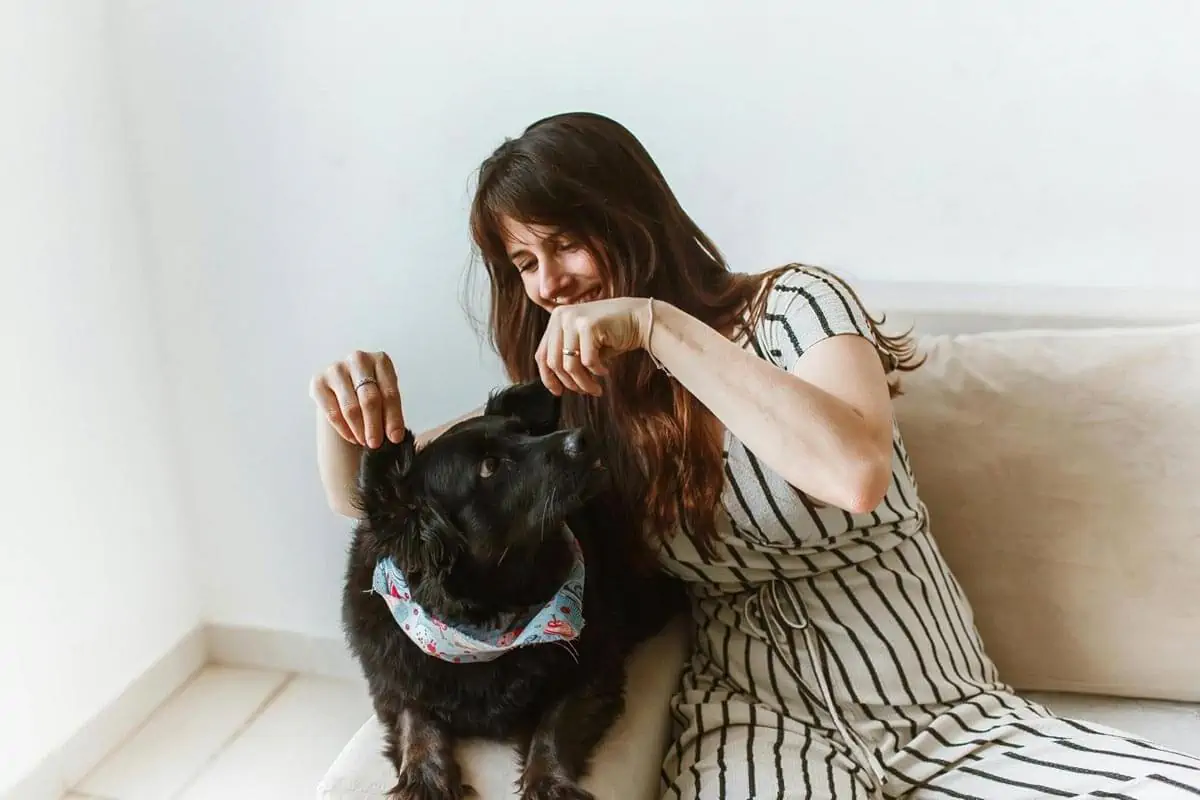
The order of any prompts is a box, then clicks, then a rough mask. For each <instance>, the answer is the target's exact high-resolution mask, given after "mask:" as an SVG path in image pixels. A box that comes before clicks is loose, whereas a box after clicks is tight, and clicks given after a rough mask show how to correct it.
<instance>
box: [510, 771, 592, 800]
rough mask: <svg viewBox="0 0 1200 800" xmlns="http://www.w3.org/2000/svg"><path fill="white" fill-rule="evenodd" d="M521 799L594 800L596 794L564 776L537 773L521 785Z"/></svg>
mask: <svg viewBox="0 0 1200 800" xmlns="http://www.w3.org/2000/svg"><path fill="white" fill-rule="evenodd" d="M521 800H596V796H595V795H594V794H592V793H591V792H589V791H587V790H586V789H584V788H583V787H581V786H580V785H579V784H577V783H574V782H572V781H569V780H567V779H566V778H561V777H558V776H555V775H539V776H538V777H537V778H534V779H533V780H532V781H529V782H528V783H526V784H524V785H523V786H522V787H521Z"/></svg>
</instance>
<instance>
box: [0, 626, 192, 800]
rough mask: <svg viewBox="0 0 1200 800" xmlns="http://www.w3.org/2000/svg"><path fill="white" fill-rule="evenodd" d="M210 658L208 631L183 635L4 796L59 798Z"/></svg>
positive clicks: (6, 799)
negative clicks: (206, 632) (206, 637)
mask: <svg viewBox="0 0 1200 800" xmlns="http://www.w3.org/2000/svg"><path fill="white" fill-rule="evenodd" d="M207 661H208V648H207V644H206V642H205V636H204V631H203V630H201V629H195V630H193V631H192V632H191V633H188V634H187V635H186V636H184V637H183V638H182V639H180V640H179V641H178V642H177V643H176V644H175V645H174V646H173V647H172V648H171V649H170V650H168V651H167V652H166V654H164V655H163V656H162V657H161V658H160V659H158V661H156V662H155V663H154V664H153V665H152V666H151V667H150V668H149V669H148V670H146V671H145V672H143V673H142V674H141V675H140V676H138V677H137V678H136V679H135V680H134V681H133V683H131V684H130V685H129V687H128V688H127V689H125V691H123V692H121V694H120V695H118V696H117V698H116V699H115V700H113V701H112V702H111V703H109V704H108V705H107V706H105V708H104V709H102V710H101V711H100V712H99V713H98V714H96V715H95V716H94V717H92V719H90V720H89V721H88V722H87V723H85V724H84V725H83V726H82V727H80V728H79V729H78V730H76V731H75V733H74V734H73V735H72V736H71V737H70V738H69V739H67V740H66V742H64V743H63V744H62V746H60V747H59V748H58V749H57V750H56V751H55V752H53V753H51V754H50V755H48V756H47V757H46V758H44V759H42V761H41V763H40V764H38V766H37V767H35V768H34V769H33V771H32V772H31V773H30V774H29V775H27V776H26V777H25V778H24V779H23V780H22V781H21V782H19V783H18V784H17V785H15V786H13V787H11V788H10V789H9V790H8V791H7V792H5V793H4V794H3V795H2V796H0V800H59V798H61V797H62V796H63V795H64V794H65V793H66V792H67V790H68V789H69V788H70V787H71V786H74V785H76V784H78V783H79V781H80V780H82V779H83V777H84V776H85V775H86V774H87V773H88V772H90V771H91V770H92V769H93V768H94V767H95V766H96V765H97V764H99V763H100V761H101V759H103V758H104V756H105V755H106V754H107V753H109V752H110V751H111V750H113V749H115V748H116V747H117V746H118V745H119V744H120V743H121V742H123V741H125V740H126V739H127V738H129V736H131V735H132V734H133V733H134V732H135V731H136V730H137V729H138V727H139V726H141V724H142V723H143V722H144V721H145V720H146V718H147V717H149V716H150V714H151V713H152V712H153V711H154V709H156V708H158V707H159V706H160V705H162V704H163V702H165V701H166V700H167V699H168V698H169V697H170V696H171V695H172V694H174V693H175V692H176V691H178V690H179V688H180V687H182V686H184V685H185V684H187V682H188V681H190V680H191V679H192V677H193V676H194V675H195V674H196V673H197V672H199V671H200V670H201V669H202V668H203V667H204V665H205V663H207Z"/></svg>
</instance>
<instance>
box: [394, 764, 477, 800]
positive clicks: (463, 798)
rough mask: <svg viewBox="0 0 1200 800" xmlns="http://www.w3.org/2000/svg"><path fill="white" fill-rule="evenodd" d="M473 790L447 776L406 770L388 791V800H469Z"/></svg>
mask: <svg viewBox="0 0 1200 800" xmlns="http://www.w3.org/2000/svg"><path fill="white" fill-rule="evenodd" d="M475 795H476V792H475V790H474V789H473V788H472V787H471V786H469V785H468V784H465V783H462V782H461V781H457V780H454V779H452V778H451V777H450V776H448V775H433V774H430V772H429V771H427V770H420V769H407V770H405V771H404V772H402V773H400V776H399V778H397V780H396V785H395V786H393V787H392V788H391V789H390V790H389V791H388V795H387V796H388V800H469V799H470V798H473V797H475Z"/></svg>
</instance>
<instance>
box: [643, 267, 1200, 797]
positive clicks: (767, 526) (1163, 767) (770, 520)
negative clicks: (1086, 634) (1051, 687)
mask: <svg viewBox="0 0 1200 800" xmlns="http://www.w3.org/2000/svg"><path fill="white" fill-rule="evenodd" d="M840 334H856V335H862V336H867V337H868V338H872V334H871V332H870V329H869V327H868V325H867V321H866V317H865V315H864V313H863V310H862V309H861V308H860V307H859V306H858V305H857V304H856V303H854V301H853V299H852V297H851V296H850V295H849V294H848V293H846V292H845V291H844V290H843V289H841V287H840V286H839V285H838V284H837V283H836V282H835V281H833V280H831V279H830V278H829V277H828V276H826V275H825V274H824V273H821V272H819V271H815V270H808V269H801V268H797V269H796V270H793V271H791V272H789V273H788V274H786V275H785V276H784V277H783V278H781V280H780V281H779V283H778V284H777V285H776V286H775V287H774V288H773V289H772V292H771V295H770V298H769V301H768V307H767V316H766V318H765V320H764V323H763V324H762V326H761V327H760V330H758V331H757V332H756V334H755V336H754V338H753V340H752V341H751V342H748V344H747V346H749V347H753V348H754V349H755V351H756V352H757V353H758V354H759V355H760V356H762V357H763V358H767V359H770V360H771V361H772V362H773V363H775V364H776V365H778V366H779V367H781V368H783V369H791V368H792V367H793V366H794V365H795V363H796V361H797V360H798V359H799V358H800V356H801V355H802V354H803V352H804V351H805V350H807V349H808V348H810V347H812V346H813V345H814V344H816V343H817V342H819V341H821V340H823V339H825V338H827V337H829V336H834V335H840ZM725 450H726V487H725V490H724V494H723V505H724V509H725V512H726V513H725V514H722V515H721V516H722V519H721V520H720V521H719V522H720V526H721V527H720V529H719V530H720V532H721V534H722V539H721V541H720V542H719V543H718V544H717V546H716V548H715V552H714V553H713V554H711V555H708V556H705V555H703V554H702V553H701V552H700V551H699V550H698V549H697V548H696V547H695V546H694V545H693V544H692V542H691V539H690V538H689V537H688V536H687V535H686V534H687V531H686V530H685V531H683V533H684V534H685V535H681V536H677V537H675V538H674V539H672V540H671V541H670V543H669V544H668V546H667V547H666V549H665V550H664V553H663V561H664V564H665V566H666V568H667V569H669V570H670V571H672V572H673V573H675V574H676V575H678V576H680V577H681V578H683V579H684V580H687V581H689V583H690V584H691V587H692V593H693V598H694V603H693V616H694V621H695V626H696V627H695V648H694V651H693V654H692V657H691V659H690V662H689V663H688V665H687V667H686V669H685V671H684V674H683V676H682V679H681V684H680V687H679V691H678V692H677V694H676V695H675V697H674V698H673V700H672V705H671V709H672V714H673V718H674V722H675V738H674V741H673V742H672V744H671V747H670V748H669V751H668V753H667V757H666V759H665V761H664V764H663V796H664V797H665V798H677V799H678V800H689V799H693V798H705V799H706V800H708V799H712V800H716V798H775V797H778V798H782V797H787V798H828V797H837V798H877V797H899V796H905V797H911V798H1024V797H1079V796H1083V797H1110V798H1151V797H1153V798H1158V797H1163V798H1171V797H1193V798H1194V797H1200V759H1197V758H1194V757H1191V756H1187V755H1184V754H1181V753H1177V752H1172V751H1169V750H1167V749H1164V748H1161V747H1157V746H1155V745H1154V744H1152V743H1150V742H1146V741H1143V740H1141V739H1139V738H1137V737H1134V736H1130V735H1128V734H1125V733H1122V732H1120V731H1114V730H1110V729H1106V728H1102V727H1100V726H1096V725H1091V724H1084V723H1081V722H1077V721H1073V720H1066V719H1061V718H1057V717H1055V716H1053V715H1052V714H1050V712H1048V711H1047V710H1046V709H1045V708H1043V707H1041V706H1039V705H1037V704H1034V703H1031V702H1028V701H1026V700H1023V699H1021V698H1020V697H1018V696H1017V695H1016V694H1014V693H1013V691H1012V689H1011V687H1009V686H1007V685H1006V684H1004V683H1003V682H1002V681H1001V679H1000V677H999V675H998V674H997V670H996V667H995V665H994V664H993V663H992V662H991V660H990V659H989V658H988V656H987V654H986V652H985V650H984V647H983V644H982V642H981V641H980V638H979V635H978V632H977V630H976V627H975V624H974V619H973V617H972V612H971V607H970V605H969V603H968V602H967V599H966V598H965V596H964V594H963V592H962V589H961V587H960V586H959V584H958V583H957V581H956V580H955V578H954V576H953V575H952V574H951V573H950V571H949V570H948V568H947V566H946V563H945V561H944V560H943V559H942V555H941V553H940V552H939V550H938V548H937V545H936V542H935V541H934V539H933V538H932V536H931V535H930V533H929V524H928V522H929V520H928V514H927V511H926V509H925V507H924V505H923V504H922V503H921V501H920V498H919V496H918V493H917V483H916V480H915V479H914V477H913V474H912V471H911V468H910V465H909V461H908V456H907V453H906V452H905V450H904V444H903V441H902V439H901V436H900V433H899V431H898V430H897V429H895V428H894V429H893V457H892V484H891V488H890V489H889V491H888V494H887V497H886V498H885V500H884V502H883V503H881V504H880V506H879V507H878V508H877V509H876V510H875V511H873V512H872V513H869V514H859V515H853V514H849V513H846V512H844V511H841V510H839V509H834V508H829V507H822V506H819V505H817V504H815V503H813V502H812V501H810V500H809V499H808V498H806V497H804V496H803V495H801V494H800V493H799V492H797V491H796V490H795V489H793V488H792V487H791V486H789V485H788V484H787V483H786V482H785V481H784V480H783V479H782V478H780V477H779V476H778V475H776V474H774V473H773V472H772V471H771V470H770V469H769V468H768V467H766V466H765V465H764V464H762V463H761V462H760V461H758V459H757V458H755V456H754V454H753V453H750V452H749V451H747V450H746V448H745V447H744V446H743V445H742V444H741V443H740V442H739V441H737V440H736V439H734V438H733V437H732V436H731V435H729V434H728V433H727V434H726V439H725Z"/></svg>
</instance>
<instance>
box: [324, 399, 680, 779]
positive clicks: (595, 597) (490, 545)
mask: <svg viewBox="0 0 1200 800" xmlns="http://www.w3.org/2000/svg"><path fill="white" fill-rule="evenodd" d="M559 410H560V402H559V400H558V398H556V397H555V396H554V395H553V394H551V393H550V392H548V391H546V390H545V388H544V387H542V386H541V384H540V383H536V382H534V383H528V384H522V385H518V386H515V387H512V388H508V389H505V390H503V391H501V392H498V393H495V394H493V395H492V397H491V398H490V400H489V402H488V405H487V408H486V411H485V413H484V415H483V416H481V417H477V418H475V419H471V420H467V421H465V422H462V423H460V424H458V425H457V426H455V427H454V428H452V429H450V430H449V431H447V432H446V433H444V434H442V435H441V436H440V437H439V438H437V439H435V440H434V441H433V442H431V443H430V444H429V445H427V446H426V447H425V448H423V449H422V450H421V451H419V452H417V451H415V449H414V443H413V437H412V434H411V432H406V438H405V440H404V441H403V442H401V443H400V444H398V445H391V444H385V445H384V446H383V447H381V448H378V449H376V450H369V451H367V452H366V453H365V454H364V456H363V462H362V466H361V472H360V479H359V504H360V507H361V509H362V511H363V518H362V521H361V523H360V524H359V526H358V528H357V530H356V531H355V534H354V538H353V543H352V544H351V547H350V554H349V563H348V567H347V572H346V582H345V591H344V595H343V609H342V613H343V623H344V626H345V631H346V636H347V641H348V643H349V646H350V648H351V650H352V651H353V653H354V654H355V656H356V657H357V658H358V659H359V661H360V663H361V665H362V669H363V672H364V674H365V676H366V678H367V681H368V685H369V689H370V693H371V696H372V700H373V702H374V706H375V711H376V714H377V716H378V718H379V720H380V722H381V723H382V725H383V727H384V729H385V731H386V746H385V750H384V754H385V755H386V756H387V757H388V759H389V760H390V761H391V763H392V765H393V766H394V767H395V769H396V773H397V783H396V786H395V787H394V788H393V789H392V790H391V796H392V797H393V798H396V800H401V798H402V799H403V800H416V799H417V798H421V799H422V800H424V799H425V798H462V797H466V796H468V795H470V794H472V793H473V790H472V789H471V787H469V786H466V785H464V783H463V780H462V773H461V770H460V768H459V765H458V764H457V763H456V761H455V757H454V742H455V740H456V739H459V738H470V737H484V738H490V739H500V740H508V741H515V742H517V743H518V745H519V752H520V755H521V760H522V770H521V778H520V782H519V789H520V791H521V794H522V797H523V798H525V800H550V799H551V798H554V800H569V799H570V798H590V797H591V795H590V793H588V792H586V791H585V790H584V789H582V788H581V787H580V786H579V780H580V779H581V777H582V776H583V775H584V774H585V773H586V770H587V768H588V765H589V763H590V758H591V755H592V753H593V751H594V749H595V747H596V745H597V744H598V743H599V741H600V739H601V737H602V736H603V735H604V734H605V732H606V731H607V730H608V728H609V727H610V726H611V724H612V723H613V721H614V720H615V718H616V717H617V716H618V715H619V714H620V713H621V712H622V710H623V709H624V684H625V659H626V658H627V656H628V655H629V654H630V652H631V651H632V649H633V648H634V647H635V646H636V645H637V644H638V643H639V642H641V641H642V640H644V639H646V638H647V637H649V636H652V635H654V634H655V633H657V632H658V631H659V630H660V629H661V628H662V627H663V626H664V625H665V624H666V622H667V621H669V619H670V618H671V617H672V616H673V615H674V614H676V613H679V612H680V611H681V610H683V609H684V608H685V607H686V606H685V604H686V599H685V596H684V594H683V591H682V588H681V586H680V585H679V584H677V583H676V582H675V581H673V580H671V579H668V578H667V577H666V576H665V575H664V574H663V573H661V572H658V571H657V570H650V569H639V567H638V566H637V564H635V558H634V553H636V552H637V549H636V548H637V547H638V546H639V544H638V541H637V540H636V538H635V534H634V532H633V531H632V530H631V529H630V526H629V525H627V524H622V523H621V521H620V518H619V517H618V516H616V515H615V512H614V506H613V504H612V503H610V502H606V499H605V497H606V495H605V474H606V473H605V471H604V470H603V468H602V467H601V466H600V464H599V461H598V453H599V452H600V449H599V448H598V447H597V443H596V442H594V441H591V440H590V439H589V437H588V435H587V433H586V432H585V431H584V430H581V429H573V430H558V417H559ZM564 524H565V525H566V528H565V529H564ZM564 530H569V531H570V532H571V533H572V534H574V536H575V540H576V541H577V542H578V546H579V548H580V549H581V551H582V556H583V562H584V565H585V569H586V578H585V583H584V590H583V594H582V615H583V622H584V624H583V627H582V630H581V631H578V632H577V633H578V635H577V636H576V637H574V638H571V637H570V636H569V634H570V633H572V631H569V630H567V631H565V632H566V633H567V634H568V636H567V638H564V639H563V640H562V641H558V642H556V641H550V642H546V643H538V644H530V645H526V646H522V647H518V648H515V649H509V650H506V651H505V652H503V653H502V654H500V655H499V656H498V657H494V658H492V659H491V660H478V661H473V660H470V658H468V657H464V658H463V659H462V662H461V663H455V662H454V658H457V657H458V656H453V655H450V654H449V653H447V652H442V653H441V654H440V655H439V654H436V653H433V652H432V651H435V650H438V648H439V647H441V646H443V645H444V642H442V641H439V642H432V641H425V640H423V639H422V638H421V637H420V636H416V641H414V638H410V636H409V634H408V633H406V632H405V630H404V629H403V628H402V625H401V624H400V623H398V622H397V620H396V617H395V616H393V613H392V611H391V610H390V608H389V605H388V602H385V599H384V597H383V596H382V595H383V594H388V593H389V592H390V593H391V595H392V596H393V598H395V602H397V603H399V601H400V600H401V599H403V600H404V601H406V602H405V605H403V606H400V607H401V608H402V610H401V612H400V613H401V614H410V613H411V614H415V615H421V616H427V617H428V618H429V619H436V620H437V622H436V623H433V624H439V625H440V626H441V627H440V628H439V629H438V631H444V630H445V629H446V627H449V628H450V629H452V630H451V632H453V629H467V630H472V629H473V630H480V629H484V630H487V629H490V630H513V629H519V627H520V625H521V623H522V622H526V621H527V620H528V617H529V616H530V614H531V613H532V610H534V609H539V608H542V607H543V606H545V605H546V604H547V603H548V602H549V601H550V600H551V599H552V598H555V597H556V596H558V597H562V595H558V594H557V593H559V590H560V587H563V586H564V581H565V580H566V579H567V578H568V575H569V573H570V571H571V569H572V567H573V566H576V561H575V553H576V551H575V550H574V549H573V546H572V543H571V541H570V537H568V536H566V535H564ZM389 558H390V559H391V560H392V561H391V563H393V564H394V565H396V566H397V567H398V568H399V570H400V571H401V572H402V573H403V578H404V582H405V583H406V585H405V586H404V587H403V592H402V591H401V590H399V589H397V588H395V586H394V585H393V584H392V583H390V582H386V581H385V583H386V585H385V586H383V587H382V588H381V589H380V591H375V590H374V589H373V585H374V586H376V587H377V588H378V587H379V586H380V584H379V583H378V582H377V581H378V580H379V573H377V571H376V570H377V566H378V565H379V563H380V560H381V559H389ZM408 601H412V602H415V603H416V604H419V607H420V610H419V611H415V610H412V608H411V605H410V604H409V602H408ZM559 605H560V603H558V602H557V601H556V603H555V606H554V607H557V606H559ZM559 626H560V628H569V627H570V626H569V625H564V624H562V622H561V620H560V621H559ZM549 627H554V626H553V625H551V626H549ZM548 629H549V628H548ZM438 631H431V633H432V635H433V636H434V637H437V636H439V635H440V634H439V633H438ZM560 632H561V631H560ZM510 636H511V634H510ZM550 638H554V637H553V636H551V637H550ZM418 642H420V644H418Z"/></svg>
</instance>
